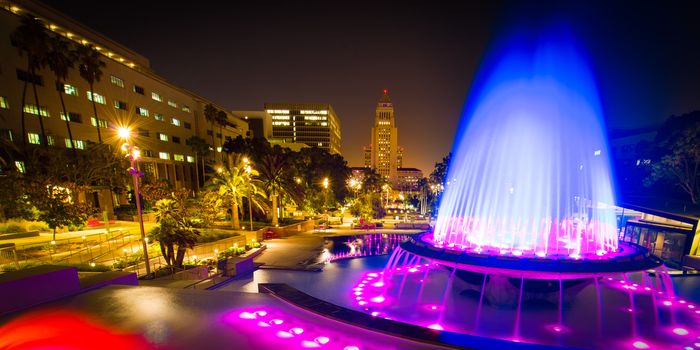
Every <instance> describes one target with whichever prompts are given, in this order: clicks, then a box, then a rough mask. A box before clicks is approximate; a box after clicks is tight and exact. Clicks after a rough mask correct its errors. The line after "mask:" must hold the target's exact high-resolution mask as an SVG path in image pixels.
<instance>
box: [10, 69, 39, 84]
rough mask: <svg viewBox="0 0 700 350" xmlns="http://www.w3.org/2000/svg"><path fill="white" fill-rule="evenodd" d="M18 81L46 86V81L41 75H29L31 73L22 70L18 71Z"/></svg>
mask: <svg viewBox="0 0 700 350" xmlns="http://www.w3.org/2000/svg"><path fill="white" fill-rule="evenodd" d="M17 79H19V80H21V81H26V82H27V83H33V84H36V85H39V86H44V79H43V78H42V77H41V75H37V74H29V72H27V71H23V70H21V69H18V70H17Z"/></svg>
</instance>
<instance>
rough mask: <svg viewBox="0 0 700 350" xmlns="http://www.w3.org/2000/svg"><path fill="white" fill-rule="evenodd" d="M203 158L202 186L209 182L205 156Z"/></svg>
mask: <svg viewBox="0 0 700 350" xmlns="http://www.w3.org/2000/svg"><path fill="white" fill-rule="evenodd" d="M201 157H202V158H201V159H200V161H201V162H202V186H204V184H205V183H206V182H207V171H206V170H204V156H201Z"/></svg>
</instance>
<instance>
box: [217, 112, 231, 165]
mask: <svg viewBox="0 0 700 350" xmlns="http://www.w3.org/2000/svg"><path fill="white" fill-rule="evenodd" d="M215 121H216V124H218V125H219V136H221V138H220V139H219V146H221V148H223V147H224V139H223V137H224V136H223V135H224V134H223V128H224V126H226V124H227V123H228V115H227V114H226V112H225V111H218V112H217V113H216V119H215ZM221 161H222V162H223V161H224V152H223V149H222V151H221Z"/></svg>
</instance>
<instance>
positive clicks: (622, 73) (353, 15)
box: [45, 0, 700, 175]
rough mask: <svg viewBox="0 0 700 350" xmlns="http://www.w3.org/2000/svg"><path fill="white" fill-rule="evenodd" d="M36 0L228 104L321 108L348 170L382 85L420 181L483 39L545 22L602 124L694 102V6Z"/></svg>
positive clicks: (697, 50) (657, 117) (446, 133)
mask: <svg viewBox="0 0 700 350" xmlns="http://www.w3.org/2000/svg"><path fill="white" fill-rule="evenodd" d="M45 2H47V3H48V4H49V5H51V6H53V7H55V8H57V9H58V10H60V11H61V12H64V13H65V14H67V15H68V16H70V17H73V18H74V19H76V20H78V21H80V22H82V23H83V24H85V25H87V26H89V27H91V28H93V29H95V30H97V31H99V32H101V33H103V34H105V35H106V36H108V37H110V38H112V39H114V40H115V41H117V42H120V43H122V44H124V45H125V46H127V47H129V48H131V49H133V50H135V51H136V52H138V53H140V54H142V55H144V56H146V57H147V58H149V59H150V61H151V66H152V68H153V69H154V71H155V72H156V73H158V74H159V75H161V76H163V77H165V78H166V79H167V80H169V81H171V82H173V83H174V84H176V85H179V86H182V87H184V88H186V89H189V90H192V91H194V92H196V93H198V94H200V95H202V96H205V97H207V98H209V99H211V100H213V101H215V102H217V103H219V104H221V105H222V106H225V107H227V108H230V109H232V110H260V109H262V107H263V103H265V102H285V101H293V102H328V103H331V104H332V105H333V107H334V108H335V110H336V112H337V113H338V115H339V116H340V119H341V123H342V139H343V140H342V145H343V156H344V157H345V158H346V159H347V160H348V162H349V164H350V165H351V166H358V165H362V146H363V145H367V144H369V142H370V128H371V125H372V120H373V118H374V108H375V106H376V103H377V100H378V99H379V97H380V95H381V92H382V90H383V89H384V88H387V89H389V94H390V96H391V98H392V100H393V102H394V106H395V108H396V117H397V119H396V121H397V126H398V128H399V144H400V145H402V146H404V147H405V149H406V156H405V160H404V166H411V167H418V168H420V169H422V170H423V171H424V172H425V173H426V175H427V174H428V173H429V172H430V171H431V170H432V168H433V165H434V163H435V162H436V161H438V160H440V159H441V158H442V156H444V155H445V154H447V153H448V152H449V150H450V148H451V145H452V141H453V138H454V132H455V129H456V127H457V123H458V120H459V117H460V114H461V109H462V107H463V105H464V102H465V99H466V97H467V94H468V90H469V86H470V84H471V81H472V78H473V76H474V74H475V73H476V72H477V70H478V67H479V63H480V60H481V59H482V57H483V56H484V55H485V53H486V52H487V50H488V48H489V45H490V44H491V43H493V42H494V40H495V39H496V38H498V37H499V36H502V35H504V33H509V32H512V31H513V30H514V29H513V28H518V26H538V25H541V24H543V23H547V22H548V21H552V20H556V21H559V22H565V23H568V24H569V25H570V26H571V28H572V30H573V32H574V33H576V35H578V37H579V39H580V41H581V44H582V46H583V47H584V48H585V49H587V50H588V52H589V54H590V61H591V65H592V68H593V71H594V72H595V74H596V77H597V80H598V84H599V89H600V94H601V98H602V101H603V106H604V112H605V118H606V121H607V124H608V127H609V128H634V127H644V126H648V125H650V124H655V123H660V122H661V121H663V120H664V119H665V118H666V117H668V116H669V115H672V114H682V113H686V112H690V111H693V110H696V109H700V11H699V10H698V6H697V5H695V6H694V5H693V4H692V3H691V2H672V3H671V4H667V3H666V2H663V6H661V5H660V4H662V2H657V3H656V4H657V6H654V4H653V3H652V2H651V1H649V2H646V1H642V2H631V1H624V2H623V1H619V2H616V3H615V4H612V5H610V4H607V3H608V2H609V1H605V2H590V1H556V2H554V1H553V2H544V1H528V2H524V1H523V2H496V1H485V2H483V3H480V2H477V1H466V2H467V4H463V3H461V2H435V1H422V2H415V3H413V2H408V1H404V2H396V3H390V2H388V1H373V2H357V1H347V2H335V1H327V0H326V1H319V2H316V1H303V2H301V1H290V2H280V3H274V2H271V1H245V2H240V3H239V2H233V1H232V2H224V1H197V2H192V1H187V2H176V1H97V2H96V1H94V0H92V1H84V0H66V1H49V0H46V1H45ZM97 7H102V9H98V8H97Z"/></svg>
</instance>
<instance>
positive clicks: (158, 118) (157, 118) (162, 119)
mask: <svg viewBox="0 0 700 350" xmlns="http://www.w3.org/2000/svg"><path fill="white" fill-rule="evenodd" d="M154 118H156V120H158V121H161V122H162V121H164V120H165V118H163V115H162V114H159V113H156V115H155V116H154Z"/></svg>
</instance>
